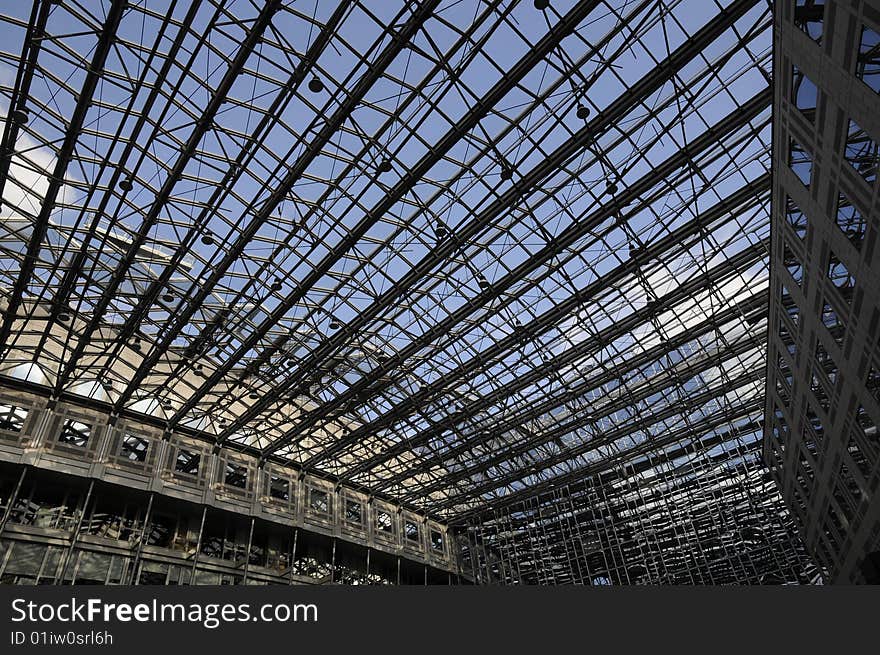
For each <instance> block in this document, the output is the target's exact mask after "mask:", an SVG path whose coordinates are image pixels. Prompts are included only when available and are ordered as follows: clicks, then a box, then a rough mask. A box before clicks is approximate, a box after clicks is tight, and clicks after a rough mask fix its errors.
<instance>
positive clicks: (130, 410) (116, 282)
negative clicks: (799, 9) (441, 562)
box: [0, 0, 808, 582]
mask: <svg viewBox="0 0 880 655" xmlns="http://www.w3.org/2000/svg"><path fill="white" fill-rule="evenodd" d="M3 11H4V12H5V13H4V15H3V16H0V19H2V22H0V33H2V35H3V43H4V46H3V48H4V50H3V51H2V52H0V72H2V73H3V74H2V76H0V114H2V115H3V116H4V117H5V121H4V124H3V133H2V142H0V148H2V161H0V185H2V192H3V196H2V209H0V308H2V310H3V315H2V322H0V352H2V359H0V383H2V384H4V385H9V386H24V387H28V388H29V389H31V390H38V391H41V392H43V393H45V394H46V395H49V396H51V397H52V398H54V399H59V398H64V399H65V400H67V401H71V400H76V399H80V400H81V401H82V402H88V403H89V404H90V405H92V406H100V407H103V408H105V409H107V410H109V411H110V412H111V414H112V415H114V416H128V417H134V418H137V419H139V420H142V421H144V422H147V423H152V424H154V425H157V426H160V427H162V428H164V429H165V431H166V435H171V434H173V433H177V432H180V433H184V434H187V435H189V436H196V437H199V438H201V439H204V440H206V441H208V442H210V443H213V444H215V445H216V446H217V447H219V446H220V445H221V444H222V445H224V446H225V447H229V448H236V449H241V450H246V451H248V452H251V453H256V454H257V455H259V457H260V458H261V460H262V461H264V462H265V461H275V462H283V463H286V464H291V465H293V466H295V467H298V468H300V469H302V470H303V471H306V472H309V473H311V474H315V475H320V476H323V477H328V478H331V479H333V480H337V481H339V482H340V483H345V484H347V485H353V486H355V487H357V488H360V489H363V490H365V491H367V492H368V493H374V494H380V495H382V496H383V497H390V498H394V499H397V500H400V501H402V502H403V503H404V504H405V505H406V506H407V507H411V508H413V509H414V510H417V511H419V512H422V513H425V514H428V515H430V516H432V517H436V518H437V519H439V520H443V521H446V522H448V523H450V524H454V525H459V526H461V527H462V530H463V532H462V534H463V535H464V538H465V539H466V542H467V543H465V544H464V548H465V549H466V550H468V552H470V554H471V562H472V565H473V566H474V573H475V575H476V576H477V578H478V579H481V578H482V577H485V578H486V579H487V580H500V581H506V582H514V581H525V582H550V581H559V582H562V581H577V582H584V581H586V582H595V581H597V580H600V581H601V580H604V579H606V578H607V579H608V580H612V579H613V581H614V582H627V581H636V580H637V579H643V578H644V579H649V580H653V581H676V582H681V581H706V582H708V581H731V580H733V581H743V582H745V581H762V580H764V578H766V577H767V576H770V577H774V576H775V578H774V579H776V578H778V579H785V580H792V581H798V580H802V579H804V576H805V575H807V574H806V573H805V571H806V570H807V568H808V567H807V565H806V564H804V561H803V553H802V549H800V547H799V546H798V545H797V537H796V536H795V535H794V533H793V532H792V529H793V528H791V526H790V524H789V522H788V520H787V519H786V518H785V516H787V515H782V514H779V513H780V512H783V510H782V509H781V507H782V505H781V504H780V498H779V497H778V494H777V493H776V491H775V490H774V489H773V487H772V486H771V485H769V484H766V483H765V480H764V478H763V472H762V467H761V464H760V462H759V461H758V452H759V450H760V443H759V435H760V431H761V426H760V424H759V422H760V417H761V414H762V406H763V400H762V398H763V395H762V394H763V383H764V367H765V353H766V330H767V323H766V306H767V285H768V275H767V260H768V254H767V245H768V236H769V224H770V220H769V195H770V170H769V169H770V156H769V152H770V125H769V122H770V106H771V102H772V91H771V86H772V81H771V79H770V74H769V72H768V71H769V68H770V63H771V54H770V45H771V35H770V33H771V22H772V21H771V13H770V9H769V6H768V4H767V3H764V2H760V1H759V0H733V1H731V2H726V1H725V2H721V1H718V2H704V1H702V0H700V1H698V0H641V1H633V0H630V1H626V2H625V1H623V0H614V1H611V0H584V1H581V2H575V1H572V0H569V1H567V2H562V1H557V0H553V1H551V2H546V1H540V0H536V1H535V2H527V1H521V2H517V1H516V0H467V1H461V0H457V1H453V0H425V1H424V2H412V1H410V0H401V1H398V2H370V1H368V0H363V1H354V2H338V3H337V2H325V1H324V0H317V1H315V0H313V1H311V2H292V1H287V0H271V1H266V2H259V1H256V0H247V1H239V2H235V3H227V2H223V1H221V0H203V1H197V0H192V1H188V2H179V1H177V0H137V1H135V0H128V2H126V1H124V0H123V1H120V2H112V3H106V2H105V3H100V2H97V1H96V0H61V1H58V0H35V2H34V3H33V6H32V7H26V6H23V4H22V5H21V6H20V5H19V4H18V3H15V4H13V5H12V6H7V7H6V8H4V10H3ZM635 481H638V483H637V484H636V483H635ZM707 498H713V499H714V500H713V501H712V502H708V501H706V499H707ZM688 499H690V500H688ZM658 503H659V504H662V505H663V506H664V507H667V510H663V511H666V514H665V515H663V516H661V515H660V514H658V512H660V510H658V509H657V507H659V505H658ZM689 503H696V504H689ZM565 508H568V509H565ZM601 508H606V509H607V512H608V513H607V514H603V516H604V519H603V521H604V523H603V526H604V527H602V530H600V531H599V532H596V533H595V534H592V533H591V534H592V536H587V533H588V532H589V530H592V529H593V527H595V526H592V524H590V521H591V520H592V519H590V518H589V517H590V516H593V515H597V514H596V513H597V512H605V511H606V509H601ZM621 508H626V509H625V510H624V509H621ZM670 508H671V509H670ZM533 511H541V512H542V515H541V517H539V518H538V519H535V517H534V516H532V515H531V514H530V513H531V512H533ZM520 514H522V515H520ZM698 514H699V516H700V517H701V518H699V520H698V519H697V518H695V517H696V516H697V515H698ZM771 515H772V516H773V517H774V518H773V522H772V525H771V523H767V524H766V525H767V531H768V532H769V531H773V532H774V535H775V536H774V537H773V538H774V539H778V540H779V541H778V543H779V544H785V545H784V546H783V545H780V546H779V547H778V548H777V547H773V548H770V549H769V550H768V549H767V548H764V546H760V547H758V546H755V545H754V543H752V542H753V541H754V540H752V541H749V542H748V544H747V545H746V546H743V543H745V542H744V541H743V540H739V541H736V540H734V541H731V540H730V539H728V538H727V536H725V535H726V534H727V533H726V532H725V530H729V526H730V525H731V521H744V522H749V523H750V524H752V523H754V524H755V525H758V524H760V523H761V521H763V520H764V518H766V517H767V516H771ZM658 523H662V524H663V526H664V527H663V530H665V531H666V532H664V534H665V535H666V536H664V537H663V539H660V537H656V538H654V539H653V540H648V541H645V539H642V538H641V537H639V536H638V535H639V534H640V530H641V531H644V530H645V529H646V527H645V526H648V525H657V524H658ZM502 526H506V527H502ZM578 529H579V530H580V532H577V530H578ZM653 529H654V528H652V530H653ZM756 529H757V528H756ZM572 530H575V532H572ZM614 530H616V531H617V532H618V533H620V534H622V533H624V532H626V533H627V534H628V535H630V536H628V537H626V538H623V537H613V538H612V536H609V535H612V532H611V531H614ZM669 530H672V531H673V533H672V537H669V535H668V534H666V533H667V532H668V531H669ZM538 531H540V535H541V536H540V539H539V538H538V536H537V535H538ZM594 532H595V531H594ZM575 534H577V535H584V536H578V539H579V541H578V542H577V543H578V544H579V545H578V546H576V547H575V546H572V544H571V540H572V539H573V535H575ZM652 534H655V533H653V532H652ZM656 534H658V535H659V534H660V532H656ZM597 535H598V536H597ZM667 537H669V538H667ZM591 539H592V540H596V539H598V542H597V543H599V544H600V545H599V546H597V547H596V548H592V550H591V549H589V548H586V546H585V544H587V543H592V542H591V541H590V540H591ZM768 539H769V537H768ZM467 540H470V541H467ZM633 540H634V541H633ZM746 541H748V540H746ZM649 542H650V547H649V546H647V545H645V544H648V543H649ZM478 543H479V545H480V548H481V551H480V552H481V553H483V554H481V555H480V556H477V544H478ZM634 543H638V544H641V545H638V546H634V545H633V544H634ZM762 543H769V542H762ZM539 544H540V545H539ZM719 544H720V545H719ZM517 548H518V549H520V550H521V551H522V552H523V553H525V552H526V550H528V552H530V553H533V555H529V556H527V557H526V556H524V555H523V556H522V557H521V556H518V555H516V554H515V553H514V550H515V549H517ZM566 548H576V549H580V550H577V552H575V550H569V551H567V550H565V549H566ZM560 549H562V550H560ZM596 552H600V553H603V556H602V557H603V558H604V559H603V560H602V561H603V562H604V564H603V566H598V565H597V561H598V560H596V557H598V556H597V555H595V553H596ZM697 552H699V553H702V554H701V555H699V557H700V558H702V559H699V561H697V560H695V559H694V558H695V557H697V556H696V555H695V554H694V553H697ZM535 553H540V557H538V555H535ZM591 553H592V554H591ZM591 558H592V559H591ZM688 558H690V559H688ZM594 560H595V561H594ZM636 560H638V561H639V562H641V563H640V564H638V566H641V567H642V568H644V571H645V573H644V574H643V575H641V576H640V575H635V573H633V574H632V575H625V574H623V573H621V572H624V573H625V572H626V571H629V570H630V569H631V568H632V567H633V566H636V564H635V563H634V562H636ZM734 561H736V562H737V564H735V565H733V564H731V562H734ZM744 562H748V563H744ZM481 567H482V568H481ZM502 567H503V568H504V570H503V571H502V570H501V568H502ZM559 567H562V568H561V569H560V568H559ZM514 573H515V574H514ZM631 573H632V572H631ZM645 576H647V577H645Z"/></svg>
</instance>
